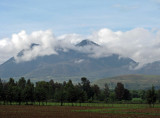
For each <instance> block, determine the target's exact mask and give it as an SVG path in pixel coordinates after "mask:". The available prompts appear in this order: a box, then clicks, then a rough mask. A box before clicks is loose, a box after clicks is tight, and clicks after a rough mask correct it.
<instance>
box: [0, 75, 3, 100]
mask: <svg viewBox="0 0 160 118" xmlns="http://www.w3.org/2000/svg"><path fill="white" fill-rule="evenodd" d="M2 96H3V83H2V80H1V78H0V101H2V100H3V99H2Z"/></svg>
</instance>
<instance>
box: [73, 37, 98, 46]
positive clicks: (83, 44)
mask: <svg viewBox="0 0 160 118" xmlns="http://www.w3.org/2000/svg"><path fill="white" fill-rule="evenodd" d="M86 45H92V46H99V45H98V44H96V43H94V42H93V41H90V40H88V39H85V40H82V41H81V42H80V43H78V44H77V45H76V46H80V47H83V46H86Z"/></svg>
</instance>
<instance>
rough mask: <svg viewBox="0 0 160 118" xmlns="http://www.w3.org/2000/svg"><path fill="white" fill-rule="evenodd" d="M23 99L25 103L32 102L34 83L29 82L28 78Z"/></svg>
mask: <svg viewBox="0 0 160 118" xmlns="http://www.w3.org/2000/svg"><path fill="white" fill-rule="evenodd" d="M24 99H25V102H26V104H28V102H29V101H31V102H32V104H33V102H34V84H33V83H31V81H30V79H28V80H27V83H26V87H25V89H24Z"/></svg>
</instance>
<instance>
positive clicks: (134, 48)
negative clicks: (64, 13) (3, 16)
mask: <svg viewBox="0 0 160 118" xmlns="http://www.w3.org/2000/svg"><path fill="white" fill-rule="evenodd" d="M85 38H88V39H89V40H91V41H94V42H95V43H97V44H99V45H100V47H96V46H95V47H94V46H87V47H83V48H81V47H79V48H78V47H75V45H76V44H77V43H79V42H80V41H82V40H83V39H85ZM33 43H35V44H39V45H38V46H34V47H33V48H32V49H31V48H30V46H31V44H33ZM59 49H61V50H63V51H67V50H69V49H73V50H78V51H81V52H84V53H89V56H91V57H93V58H100V57H104V56H105V57H106V56H110V55H112V54H118V55H120V57H129V58H131V59H133V60H134V61H136V62H138V63H139V67H142V66H143V65H145V64H148V63H152V62H155V61H159V60H160V30H157V31H152V30H148V29H144V28H135V29H132V30H129V31H125V32H122V31H112V30H110V29H107V28H104V29H101V30H99V31H96V32H94V33H93V34H91V35H88V36H82V35H79V34H65V35H62V36H58V37H56V36H54V34H53V32H52V31H50V30H47V31H35V32H32V33H31V34H27V33H26V32H25V31H21V32H20V33H18V34H13V35H12V37H11V38H4V39H1V40H0V63H3V62H4V61H6V60H7V59H9V58H10V57H12V56H14V57H15V60H16V62H22V61H30V60H32V59H36V58H37V57H38V56H45V55H51V54H57V55H58V51H57V50H59ZM22 50H23V55H22V56H17V53H19V52H20V51H22Z"/></svg>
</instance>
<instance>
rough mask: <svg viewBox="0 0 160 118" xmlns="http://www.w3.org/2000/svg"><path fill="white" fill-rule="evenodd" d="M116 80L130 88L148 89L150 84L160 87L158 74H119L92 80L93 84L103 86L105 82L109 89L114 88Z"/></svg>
mask: <svg viewBox="0 0 160 118" xmlns="http://www.w3.org/2000/svg"><path fill="white" fill-rule="evenodd" d="M117 82H121V83H123V84H124V86H125V88H127V89H130V90H136V89H149V88H151V86H152V85H154V86H155V88H157V89H160V75H136V74H135V75H121V76H115V77H108V78H104V79H99V80H96V81H94V82H93V84H97V85H99V86H100V88H104V84H105V83H107V84H108V86H109V88H110V89H114V88H115V86H116V84H117Z"/></svg>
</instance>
